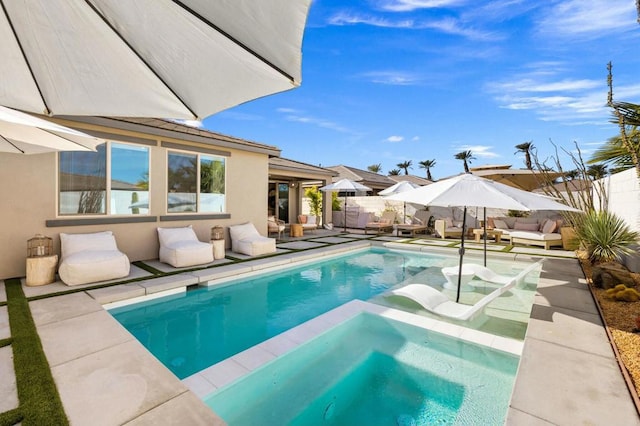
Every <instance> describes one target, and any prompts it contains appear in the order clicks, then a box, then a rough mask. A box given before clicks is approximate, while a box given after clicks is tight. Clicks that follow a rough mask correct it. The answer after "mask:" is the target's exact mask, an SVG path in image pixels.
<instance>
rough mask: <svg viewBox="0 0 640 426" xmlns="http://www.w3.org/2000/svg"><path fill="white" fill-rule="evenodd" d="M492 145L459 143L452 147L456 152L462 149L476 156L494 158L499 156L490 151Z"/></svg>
mask: <svg viewBox="0 0 640 426" xmlns="http://www.w3.org/2000/svg"><path fill="white" fill-rule="evenodd" d="M492 148H493V147H492V146H486V145H459V146H457V147H454V150H455V151H456V153H458V152H462V151H471V154H472V155H473V156H474V157H476V158H496V157H500V155H499V154H496V153H495V152H492V151H491V149H492Z"/></svg>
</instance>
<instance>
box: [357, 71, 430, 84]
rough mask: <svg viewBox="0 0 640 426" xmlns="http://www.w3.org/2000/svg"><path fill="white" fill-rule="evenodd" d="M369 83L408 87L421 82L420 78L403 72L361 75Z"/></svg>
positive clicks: (377, 72) (374, 72) (376, 72)
mask: <svg viewBox="0 0 640 426" xmlns="http://www.w3.org/2000/svg"><path fill="white" fill-rule="evenodd" d="M362 77H364V78H366V79H367V80H369V81H370V82H371V83H377V84H388V85H392V86H410V85H414V84H418V83H420V82H421V81H422V79H423V78H422V77H421V76H419V75H417V74H413V73H409V72H404V71H371V72H367V73H364V74H362Z"/></svg>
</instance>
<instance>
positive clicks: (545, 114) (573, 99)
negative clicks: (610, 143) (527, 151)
mask: <svg viewBox="0 0 640 426" xmlns="http://www.w3.org/2000/svg"><path fill="white" fill-rule="evenodd" d="M539 65H541V64H534V65H530V66H525V68H526V69H531V70H532V71H531V72H527V73H525V74H524V75H518V76H514V77H513V78H512V79H511V80H505V81H501V82H497V83H491V84H488V85H487V86H486V87H485V88H486V90H487V91H488V92H489V93H491V94H493V96H494V99H495V100H496V101H497V102H498V104H499V105H500V107H501V108H506V109H511V110H520V111H527V110H528V111H533V112H534V113H535V114H536V115H537V116H538V118H539V119H540V120H542V121H550V122H551V121H552V122H559V123H562V124H566V125H576V124H581V125H582V124H598V125H603V124H606V123H608V122H609V120H610V118H611V110H610V109H609V108H608V107H607V106H606V103H607V91H608V88H607V86H606V83H605V82H604V81H602V82H598V81H595V80H589V79H569V78H565V77H562V76H560V74H561V73H564V72H565V70H564V65H562V64H559V66H558V67H557V68H554V67H544V68H540V67H539ZM540 69H546V71H544V72H540V71H539V70H540ZM554 71H555V72H554ZM615 95H616V98H617V99H634V98H636V97H637V96H638V95H640V84H634V85H622V86H616V87H615Z"/></svg>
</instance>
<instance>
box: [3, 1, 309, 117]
mask: <svg viewBox="0 0 640 426" xmlns="http://www.w3.org/2000/svg"><path fill="white" fill-rule="evenodd" d="M310 3H311V0H234V1H202V0H181V1H175V0H126V1H113V0H84V1H72V0H28V1H3V2H2V12H0V40H2V42H1V43H0V58H2V60H1V61H0V76H2V78H0V105H4V106H8V107H11V108H16V109H19V110H22V111H28V112H35V113H38V114H44V115H98V116H121V117H158V118H183V119H202V118H204V117H207V116H209V115H211V114H214V113H216V112H218V111H221V110H224V109H226V108H230V107H232V106H235V105H238V104H241V103H244V102H247V101H249V100H252V99H256V98H259V97H263V96H266V95H270V94H273V93H278V92H281V91H285V90H289V89H293V88H295V87H297V86H299V85H300V83H301V80H302V79H301V45H302V36H303V32H304V28H305V24H306V18H307V14H308V10H309V6H310Z"/></svg>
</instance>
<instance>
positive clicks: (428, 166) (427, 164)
mask: <svg viewBox="0 0 640 426" xmlns="http://www.w3.org/2000/svg"><path fill="white" fill-rule="evenodd" d="M418 164H420V168H421V169H425V170H426V171H427V179H429V180H433V178H432V177H431V167H433V166H435V165H436V160H435V159H434V160H424V161H420V162H419V163H418Z"/></svg>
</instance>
